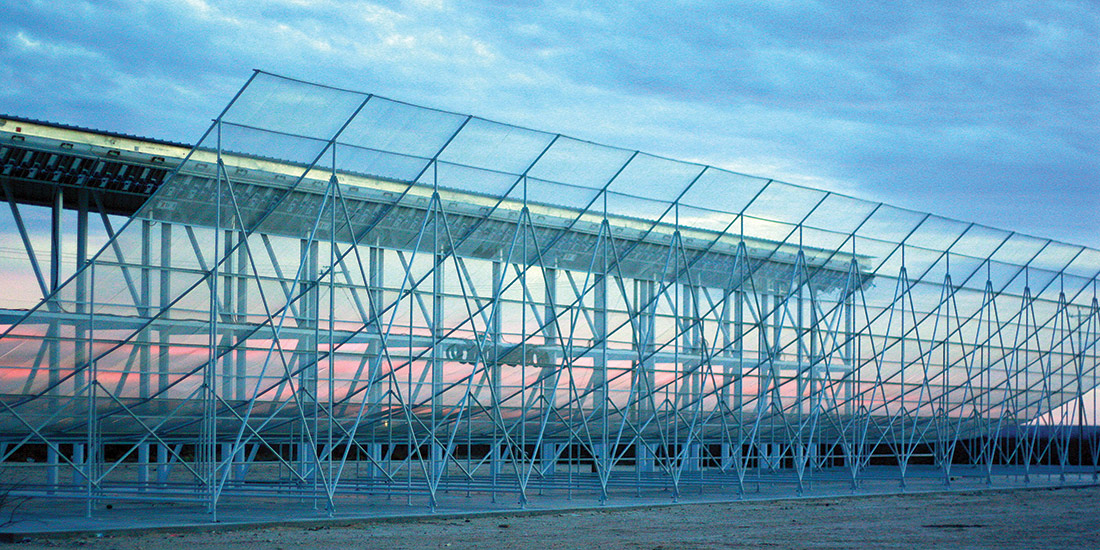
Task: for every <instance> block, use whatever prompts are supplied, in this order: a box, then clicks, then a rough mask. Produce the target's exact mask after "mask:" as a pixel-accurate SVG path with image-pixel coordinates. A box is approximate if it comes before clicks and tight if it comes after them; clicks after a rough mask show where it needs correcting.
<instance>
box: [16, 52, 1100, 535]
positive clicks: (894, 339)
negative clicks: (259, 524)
mask: <svg viewBox="0 0 1100 550" xmlns="http://www.w3.org/2000/svg"><path fill="white" fill-rule="evenodd" d="M176 161H177V162H178V165H177V166H176V168H175V170H174V171H173V172H172V174H171V175H170V176H168V178H167V179H166V180H165V182H164V183H163V184H162V185H160V188H159V189H157V191H156V192H155V193H154V194H153V195H152V197H151V198H149V199H148V200H147V201H146V202H145V204H144V206H143V207H142V208H141V209H140V210H139V211H137V213H136V214H134V215H133V216H131V217H130V218H129V220H128V222H127V223H126V224H125V226H124V227H122V228H120V229H119V230H118V231H117V232H116V231H115V230H114V228H113V227H111V225H110V219H109V217H108V216H107V215H106V214H104V215H103V216H102V221H103V223H104V225H105V228H106V229H105V230H106V233H107V236H106V237H107V244H106V245H105V246H104V247H103V248H102V249H101V250H100V251H99V253H98V254H96V255H94V257H91V258H89V257H88V255H87V218H88V212H89V208H88V201H89V200H93V201H96V200H98V199H96V197H97V196H98V195H97V194H96V192H95V191H89V192H87V193H84V192H82V193H81V197H82V198H81V201H83V202H82V204H83V205H84V206H83V207H82V209H81V210H79V212H81V214H80V219H79V222H78V231H79V232H80V235H82V236H80V235H78V241H79V242H81V243H83V244H81V245H80V246H81V250H80V251H78V254H77V269H76V271H75V274H74V275H73V276H72V277H71V278H69V279H68V280H67V281H61V280H60V279H61V276H60V272H59V271H57V266H59V265H60V263H61V260H60V257H58V258H55V259H54V261H51V262H50V266H51V269H52V270H53V271H52V272H51V275H50V277H49V278H47V277H46V276H45V275H43V270H42V269H41V268H40V266H39V264H38V262H37V260H36V256H35V254H34V250H33V247H32V242H31V238H30V237H29V235H28V232H27V230H26V228H25V227H24V224H23V222H22V220H21V218H20V215H19V206H18V204H17V201H15V200H14V199H13V198H12V194H11V192H10V190H9V187H8V184H5V193H6V197H7V199H8V202H9V204H10V206H11V211H12V214H13V219H14V220H15V221H16V225H17V226H18V231H19V233H20V235H21V236H22V241H23V243H24V244H25V247H26V250H27V252H28V257H29V258H30V260H31V265H32V267H33V271H34V274H35V277H36V280H37V282H38V284H39V285H40V287H41V291H42V294H43V299H42V300H41V302H40V303H39V304H38V305H37V306H35V307H34V308H32V309H30V310H27V311H21V310H5V311H6V313H5V317H4V319H5V320H4V321H3V323H4V324H3V325H0V326H2V327H3V331H2V333H0V334H2V335H0V358H2V359H0V388H2V389H3V391H2V392H0V394H2V398H0V407H2V410H0V458H3V460H5V461H10V460H11V459H12V457H15V456H18V453H20V452H21V449H22V450H25V449H26V448H28V447H31V446H39V447H44V449H45V453H46V456H47V459H46V461H45V462H44V463H38V464H36V465H34V466H33V467H24V468H22V470H21V471H22V472H24V475H23V476H22V477H21V478H20V479H19V480H18V481H17V489H18V490H19V491H20V492H22V493H24V494H30V495H35V496H43V497H77V498H82V499H84V501H85V502H86V503H87V506H88V513H89V514H91V513H92V510H93V508H94V505H95V503H96V502H97V500H100V499H104V498H114V499H119V498H131V499H136V500H146V499H158V500H163V499H167V500H173V501H180V502H200V503H203V504H205V505H206V506H208V507H209V509H210V511H211V512H213V513H216V511H217V506H218V504H219V502H222V501H223V500H224V499H225V498H228V497H233V498H253V497H255V498H269V497H285V498H292V499H302V498H306V499H311V500H313V501H314V502H316V503H322V504H323V505H324V506H325V507H327V509H328V510H330V511H333V510H335V509H336V508H337V506H338V505H339V503H340V502H341V499H344V498H361V497H364V496H365V495H386V496H388V497H392V496H400V497H404V498H406V499H407V502H408V503H410V504H413V503H420V504H424V505H427V506H430V507H432V508H433V509H434V508H435V506H436V505H437V504H438V503H439V502H440V499H441V498H446V494H448V493H451V494H464V495H469V494H472V493H476V494H481V495H487V496H488V497H490V498H492V499H494V501H495V499H497V498H498V497H506V498H509V499H515V500H516V501H518V502H519V503H520V504H521V505H524V504H526V503H527V502H528V499H530V498H537V495H543V494H557V495H562V494H568V495H573V494H587V495H595V496H596V498H598V499H599V500H600V501H601V502H602V501H606V500H608V499H612V498H620V499H623V498H627V497H629V496H631V495H640V494H642V493H643V492H645V493H647V494H649V493H653V492H655V491H667V493H668V494H669V495H670V496H671V498H673V499H675V498H678V497H679V496H680V495H681V494H683V493H684V492H685V491H691V490H702V489H703V488H704V487H706V488H709V490H712V491H715V492H718V493H722V494H729V495H740V494H743V493H744V492H745V491H746V490H747V488H748V487H750V486H752V485H753V484H754V483H755V484H758V483H760V482H761V480H770V482H777V483H787V484H789V485H790V486H791V487H792V488H793V490H795V491H798V492H800V493H801V492H802V491H804V490H806V489H807V487H808V486H809V485H810V484H811V483H812V482H813V481H814V480H818V479H834V480H836V479H839V480H842V481H844V482H845V483H848V484H851V485H852V486H853V487H855V486H858V485H859V484H860V483H861V482H863V481H864V480H867V479H881V478H883V477H887V478H890V479H895V480H897V482H898V483H899V486H904V485H905V484H906V483H907V480H910V479H912V478H913V476H914V474H913V473H912V472H913V470H912V468H911V467H913V466H921V467H931V468H932V469H931V470H927V469H926V470H922V472H925V473H924V474H922V475H925V477H927V472H928V471H931V472H934V474H932V475H934V476H936V477H937V478H939V479H942V482H943V483H944V484H950V483H951V482H952V480H954V479H955V476H956V475H957V472H958V471H959V469H960V468H963V469H966V471H968V472H978V474H977V475H980V476H984V477H985V478H987V479H990V480H991V479H993V477H995V476H1001V475H1009V474H1011V475H1019V476H1029V475H1032V474H1033V473H1035V472H1039V471H1043V472H1048V473H1049V472H1051V471H1055V472H1057V473H1058V474H1060V475H1065V474H1067V473H1081V472H1087V473H1088V474H1089V475H1094V474H1095V472H1096V471H1097V459H1098V458H1100V453H1098V452H1097V445H1098V443H1100V441H1098V440H1097V438H1096V437H1095V432H1093V431H1089V432H1087V433H1086V432H1084V427H1085V426H1088V425H1092V424H1095V420H1096V405H1095V401H1094V400H1093V399H1092V392H1093V390H1094V388H1095V387H1096V386H1097V372H1096V370H1097V364H1098V361H1097V342H1098V338H1100V337H1098V334H1100V326H1098V325H1100V307H1098V305H1097V292H1096V291H1097V278H1098V275H1100V273H1098V271H1100V252H1097V251H1095V250H1091V249H1087V248H1083V247H1080V246H1073V245H1067V244H1062V243H1057V242H1053V241H1050V240H1046V239H1038V238H1033V237H1027V236H1023V235H1019V234H1016V233H1011V232H1005V231H1000V230H996V229H992V228H988V227H983V226H979V225H976V224H968V223H961V222H956V221H952V220H946V219H943V218H938V217H935V216H932V215H930V214H921V213H914V212H910V211H905V210H901V209H897V208H893V207H890V206H887V205H883V204H878V203H868V202H864V201H859V200H856V199H852V198H849V197H844V196H840V195H837V194H834V193H829V192H824V191H818V190H814V189H808V188H803V187H798V186H793V185H788V184H785V183H782V182H778V181H773V180H768V179H760V178H753V177H748V176H743V175H740V174H734V173H730V172H727V171H723V170H719V169H716V168H713V167H709V166H703V165H696V164H691V163H683V162H677V161H672V160H669V159H664V158H660V157H655V156H651V155H647V154H644V153H640V152H636V151H625V150H621V149H615V148H611V147H605V146H600V145H595V144H591V143H587V142H583V141H578V140H574V139H571V138H568V137H565V136H561V135H555V134H546V133H542V132H536V131H532V130H526V129H522V128H516V127H512V126H507V125H503V124H498V123H494V122H490V121H486V120H483V119H478V118H475V117H470V116H463V115H455V114H452V113H446V112H440V111H434V110H431V109H425V108H420V107H415V106H412V105H408V104H404V103H401V102H396V101H392V100H389V99H385V98H381V97H377V96H373V95H368V94H360V93H357V92H351V91H346V90H339V89H334V88H329V87H325V86H319V85H314V84H309V83H304V82H300V81H295V80H291V79H286V78H282V77H278V76H275V75H270V74H266V73H262V72H258V73H256V74H254V75H253V77H252V78H251V79H250V80H249V81H248V83H247V84H246V85H245V86H244V87H243V88H242V89H241V91H240V92H239V93H238V95H237V96H236V97H235V98H234V99H233V101H232V102H230V104H229V105H228V106H227V107H226V109H225V111H224V112H223V113H222V114H221V115H220V116H219V117H218V118H217V119H216V121H215V123H214V124H213V125H212V126H211V128H210V130H209V131H208V132H207V134H206V135H205V136H204V137H203V138H202V140H201V141H200V143H199V144H198V145H197V146H196V147H195V148H194V149H193V150H191V152H190V153H188V154H186V156H185V157H184V158H180V159H176ZM89 197H90V199H89ZM60 208H61V206H59V205H58V206H56V207H55V209H54V211H55V213H56V212H58V211H59V210H60ZM97 209H98V210H99V211H100V212H105V209H104V208H103V206H102V204H100V205H99V206H98V208H97ZM55 217H56V214H55ZM57 225H58V224H57V223H56V222H55V227H57ZM58 232H59V231H55V234H57V233H58ZM51 249H52V250H53V251H54V254H59V252H58V250H59V249H60V246H59V245H58V244H56V243H55V245H54V246H52V247H51ZM1074 453H1076V456H1072V455H1073V454H1074ZM878 465H888V466H889V467H888V468H885V469H884V468H883V467H879V466H878ZM455 498H458V497H455Z"/></svg>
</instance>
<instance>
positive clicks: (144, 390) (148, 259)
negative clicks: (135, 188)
mask: <svg viewBox="0 0 1100 550" xmlns="http://www.w3.org/2000/svg"><path fill="white" fill-rule="evenodd" d="M152 225H153V222H151V221H149V220H148V219H143V220H141V269H140V271H139V274H140V286H139V292H138V297H139V298H140V299H141V303H139V304H137V306H138V307H137V309H138V315H139V316H140V317H141V318H143V319H148V318H150V317H151V316H152V308H151V307H150V306H151V304H152V302H153V296H152V295H153V289H152V284H153V283H152V279H151V277H152V269H151V267H152V264H153V259H152V253H153V252H152V245H151V238H152V237H151V232H152ZM151 335H152V331H151V330H150V329H144V330H142V331H141V333H140V334H138V344H137V345H138V396H139V397H141V398H142V399H145V398H148V397H149V396H150V395H151V393H150V391H149V387H150V380H151V378H152V376H153V364H152V363H153V358H152V349H151V346H152V342H151V341H150V340H151Z"/></svg>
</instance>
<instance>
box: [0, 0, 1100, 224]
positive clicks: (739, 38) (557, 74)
mask: <svg viewBox="0 0 1100 550" xmlns="http://www.w3.org/2000/svg"><path fill="white" fill-rule="evenodd" d="M6 11H7V12H8V13H9V14H10V15H9V16H8V17H5V19H4V21H3V22H0V36H3V37H4V38H2V39H0V77H3V78H4V79H5V82H7V83H9V84H8V85H7V86H6V87H5V89H3V90H0V110H4V111H8V112H10V113H12V114H16V115H24V116H34V117H40V118H46V119H50V120H56V121H61V122H70V123H76V124H82V125H86V126H93V127H100V128H106V129H111V130H119V131H126V132H132V133H138V134H146V135H152V136H156V137H164V138H169V139H176V140H182V141H193V140H194V139H196V138H197V136H198V135H199V134H200V133H201V132H202V130H203V129H204V128H205V126H206V125H207V124H208V123H209V120H210V119H211V118H212V117H214V116H216V114H217V112H218V111H219V110H220V108H221V107H222V106H223V105H224V104H225V102H226V101H228V99H229V98H230V97H232V95H233V93H234V92H235V90H236V89H237V88H239V86H240V85H241V84H242V83H243V82H244V80H245V79H246V78H247V77H248V74H249V70H250V69H252V68H263V69H266V70H270V71H273V72H277V73H282V74H287V75H290V76H295V77H299V78H303V79H307V80H313V81H319V82H326V83H331V84H335V85H340V86H345V87H349V88H355V89H361V90H364V91H370V92H375V93H380V94H382V95H386V96H389V97H393V98H396V99H403V100H407V101H410V102H414V103H421V104H426V105H429V106H436V107H441V108H446V109H451V110H456V111H460V112H469V113H473V114H477V115H480V116H485V117H488V118H492V119H497V120H502V121H505V122H512V123H516V124H520V125H524V126H528V127H533V128H538V129H543V130H548V131H553V132H563V133H566V134H569V135H574V136H576V137H580V138H584V139H591V140H595V141H601V142H606V143H610V144H612V145H620V146H623V147H627V148H637V149H642V150H645V151H649V152H653V153H657V154H663V155H666V156H671V157H676V158H684V159H687V160H695V161H703V162H708V163H713V164H716V165H719V166H722V167H726V168H731V169H735V170H738V171H741V172H747V173H756V174H760V175H764V176H769V177H775V178H779V179H785V180H789V181H792V182H794V183H803V184H809V185H817V186H823V187H826V188H828V189H832V190H837V191H841V192H847V193H852V194H854V195H856V196H861V197H866V198H869V199H872V200H883V201H887V202H891V203H895V204H899V205H901V206H906V207H910V208H915V209H918V210H927V211H933V212H936V213H943V214H947V215H951V216H956V217H960V218H963V219H967V220H976V221H979V222H983V223H988V224H991V225H1011V226H1012V227H1011V229H1018V230H1023V231H1026V232H1031V233H1037V234H1040V235H1046V236H1052V237H1056V238H1060V239H1064V240H1069V241H1074V242H1082V243H1088V244H1091V245H1093V246H1097V245H1100V216H1095V215H1093V214H1089V212H1096V210H1097V207H1098V206H1100V204H1098V202H1100V199H1098V196H1100V193H1098V192H1097V191H1098V190H1097V186H1098V185H1100V184H1098V183H1097V182H1098V181H1100V160H1098V158H1100V157H1098V155H1097V154H1096V153H1097V149H1098V146H1097V144H1098V143H1100V130H1098V129H1097V125H1096V124H1093V123H1090V121H1095V120H1100V97H1098V92H1097V87H1096V85H1095V83H1096V82H1097V80H1098V79H1100V68H1098V61H1097V60H1098V59H1100V49H1098V48H1100V46H1097V43H1098V42H1100V41H1098V40H1097V36H1098V35H1100V8H1098V7H1097V6H1096V5H1095V4H1093V3H1089V2H1087V1H1064V2H1043V3H1036V2H1027V1H1022V0H1021V1H1015V0H1008V1H997V2H990V3H986V4H983V5H982V7H980V8H974V6H961V5H956V3H951V2H942V3H938V4H937V3H935V2H930V3H920V4H914V5H907V4H892V5H890V6H888V7H883V8H880V9H873V8H867V7H850V6H849V5H848V4H847V3H841V2H785V3H784V2H779V3H760V2H733V3H718V2H714V3H705V2H674V3H666V4H661V5H658V6H642V5H639V4H632V3H623V4H613V5H610V6H605V5H602V4H601V5H594V4H590V3H581V2H576V3H568V2H547V3H542V2H523V1H515V2H450V1H445V0H437V1H418V2H359V1H351V0H348V1H342V0H328V1H322V2H302V1H293V0H283V1H278V2H264V3H250V2H204V1H202V0H190V1H188V2H156V1H146V2H140V1H136V0H135V1H128V0H118V1H115V2H90V1H86V2H79V1H78V2H69V3H63V4H62V3H56V2H41V1H37V0H31V1H26V2H20V3H17V4H15V5H13V6H11V7H9V8H8V9H7V10H6Z"/></svg>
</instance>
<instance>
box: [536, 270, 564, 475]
mask: <svg viewBox="0 0 1100 550" xmlns="http://www.w3.org/2000/svg"><path fill="white" fill-rule="evenodd" d="M542 273H543V281H544V283H545V286H546V288H545V290H544V296H543V302H544V303H543V316H542V318H543V329H542V344H543V346H544V349H545V350H546V351H545V352H543V353H539V358H540V360H542V361H543V364H542V366H541V367H540V368H539V378H540V379H541V380H542V384H541V393H542V395H541V397H542V407H541V409H540V415H539V416H540V418H547V416H548V414H547V411H549V410H551V409H553V408H554V406H555V403H554V401H555V396H556V392H555V389H556V384H557V382H558V377H557V371H558V369H561V368H563V367H562V364H563V359H562V358H561V357H559V355H558V354H556V353H552V352H550V351H549V350H551V349H558V343H559V342H558V322H557V315H558V311H557V302H558V300H557V297H558V270H557V269H555V268H553V267H547V268H543V270H542ZM556 462H557V446H556V444H555V443H553V442H549V441H545V440H544V441H543V442H542V474H543V475H551V474H553V473H554V469H555V465H556Z"/></svg>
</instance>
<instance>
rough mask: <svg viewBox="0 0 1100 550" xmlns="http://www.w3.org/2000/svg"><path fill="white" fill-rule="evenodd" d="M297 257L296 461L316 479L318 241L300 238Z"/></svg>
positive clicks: (306, 472)
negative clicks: (298, 409)
mask: <svg viewBox="0 0 1100 550" xmlns="http://www.w3.org/2000/svg"><path fill="white" fill-rule="evenodd" d="M299 259H300V261H301V262H302V266H301V267H300V269H299V270H298V271H299V273H301V276H300V278H299V280H298V293H297V295H298V296H299V301H300V304H299V306H298V311H299V319H298V330H299V331H300V332H301V334H302V337H301V338H299V340H298V354H297V355H298V365H297V366H298V393H299V402H300V403H301V406H302V409H303V410H302V418H304V419H305V423H304V424H303V425H302V426H301V429H302V431H301V434H300V435H301V438H300V440H299V443H298V461H299V468H300V469H301V470H300V473H301V475H302V476H303V477H306V479H311V480H313V481H314V482H316V481H317V477H316V475H317V472H316V471H315V468H314V466H315V461H314V459H315V458H316V453H317V449H316V448H315V447H314V445H313V444H312V443H311V441H312V439H313V438H312V437H311V436H309V435H308V434H311V433H313V434H315V433H317V431H316V428H317V422H318V411H317V405H318V403H317V382H318V380H317V359H318V355H317V344H318V335H317V331H318V329H319V321H318V315H319V314H320V310H319V305H320V304H319V302H320V297H319V295H318V290H319V289H318V285H317V277H318V272H319V265H318V261H319V243H318V242H317V241H315V240H309V239H302V240H301V241H300V242H299Z"/></svg>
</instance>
